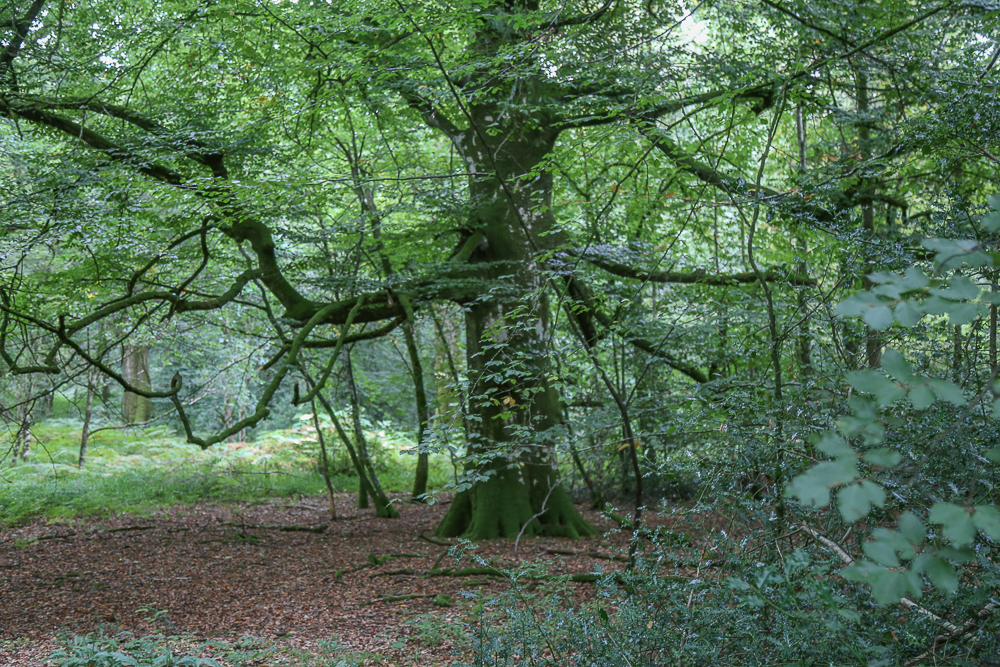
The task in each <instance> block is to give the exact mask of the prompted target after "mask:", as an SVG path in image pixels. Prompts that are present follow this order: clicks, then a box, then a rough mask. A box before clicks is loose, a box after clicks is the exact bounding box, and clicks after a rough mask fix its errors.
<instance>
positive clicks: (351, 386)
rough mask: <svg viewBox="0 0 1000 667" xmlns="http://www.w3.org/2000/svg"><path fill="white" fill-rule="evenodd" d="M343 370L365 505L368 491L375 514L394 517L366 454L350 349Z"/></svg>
mask: <svg viewBox="0 0 1000 667" xmlns="http://www.w3.org/2000/svg"><path fill="white" fill-rule="evenodd" d="M343 354H344V371H345V373H346V375H347V390H348V394H349V395H350V398H351V420H352V421H353V422H354V442H355V445H356V446H357V452H358V460H359V461H360V462H361V465H362V467H363V468H364V470H365V471H366V472H367V473H368V484H367V487H368V488H366V489H365V496H366V498H365V505H364V506H367V495H368V494H369V493H370V494H371V497H372V501H373V502H374V503H375V514H376V515H377V516H380V517H383V518H387V519H394V518H396V517H398V516H399V512H397V511H396V508H395V507H393V505H392V503H391V502H389V497H388V496H387V495H386V494H385V491H383V490H382V484H381V483H380V482H379V480H378V475H377V474H376V472H375V466H374V465H372V461H371V457H370V456H369V455H368V445H367V443H366V442H365V433H364V429H363V428H362V427H361V402H360V401H359V400H358V388H357V385H356V384H355V382H354V365H353V364H352V363H351V351H350V349H348V348H347V347H345V348H344V352H343ZM358 501H359V502H358V507H362V505H361V502H360V501H361V498H360V497H359V498H358Z"/></svg>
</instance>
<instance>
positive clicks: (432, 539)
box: [420, 533, 456, 547]
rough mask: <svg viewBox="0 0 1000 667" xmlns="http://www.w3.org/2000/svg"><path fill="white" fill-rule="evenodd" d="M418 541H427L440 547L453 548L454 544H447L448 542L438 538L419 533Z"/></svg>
mask: <svg viewBox="0 0 1000 667" xmlns="http://www.w3.org/2000/svg"><path fill="white" fill-rule="evenodd" d="M420 539H422V540H427V541H428V542H430V543H431V544H437V545H438V546H442V547H453V546H455V544H456V543H455V542H449V541H448V540H442V539H441V538H440V537H434V536H433V535H428V534H427V533H420Z"/></svg>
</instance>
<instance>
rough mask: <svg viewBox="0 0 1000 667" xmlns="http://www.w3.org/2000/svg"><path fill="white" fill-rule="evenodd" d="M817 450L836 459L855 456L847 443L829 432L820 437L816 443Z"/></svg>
mask: <svg viewBox="0 0 1000 667" xmlns="http://www.w3.org/2000/svg"><path fill="white" fill-rule="evenodd" d="M816 449H818V450H819V451H821V452H823V453H824V454H826V455H827V456H832V457H834V458H837V457H841V456H854V450H853V449H851V446H850V445H848V444H847V441H846V440H844V439H843V438H842V437H840V436H839V435H837V434H836V433H834V432H833V431H827V432H826V433H824V434H823V435H822V436H821V437H820V439H819V440H818V441H817V442H816Z"/></svg>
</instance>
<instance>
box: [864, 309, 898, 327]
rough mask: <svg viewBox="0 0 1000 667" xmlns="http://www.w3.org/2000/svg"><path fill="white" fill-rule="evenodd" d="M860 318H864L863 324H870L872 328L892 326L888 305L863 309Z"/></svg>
mask: <svg viewBox="0 0 1000 667" xmlns="http://www.w3.org/2000/svg"><path fill="white" fill-rule="evenodd" d="M862 319H864V321H865V324H867V325H868V326H870V327H871V328H872V329H877V330H879V331H881V330H882V329H888V328H889V327H891V326H892V322H893V317H892V311H891V310H890V309H889V306H884V305H878V306H875V307H874V308H869V309H868V310H867V311H865V314H864V315H863V316H862Z"/></svg>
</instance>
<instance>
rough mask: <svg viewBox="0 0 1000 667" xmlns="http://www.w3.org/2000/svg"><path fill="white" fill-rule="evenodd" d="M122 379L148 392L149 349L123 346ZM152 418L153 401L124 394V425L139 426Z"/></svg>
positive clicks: (127, 393)
mask: <svg viewBox="0 0 1000 667" xmlns="http://www.w3.org/2000/svg"><path fill="white" fill-rule="evenodd" d="M122 377H124V378H125V381H126V382H128V383H129V384H131V385H132V386H133V387H135V388H136V389H142V390H143V391H149V390H150V388H151V387H152V385H151V384H150V378H149V347H147V346H145V345H125V346H124V350H123V356H122ZM152 416H153V401H152V400H150V399H148V398H146V397H145V396H140V395H139V394H134V393H132V392H130V391H126V392H125V396H124V397H123V398H122V420H123V421H124V422H125V423H126V424H141V423H142V422H145V421H149V420H150V419H151V418H152Z"/></svg>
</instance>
